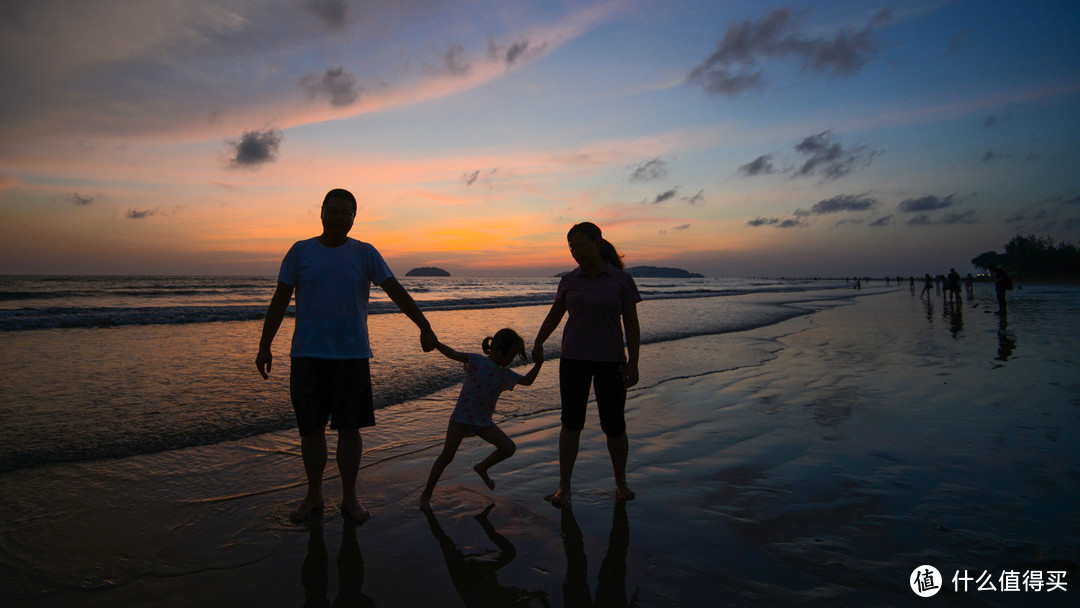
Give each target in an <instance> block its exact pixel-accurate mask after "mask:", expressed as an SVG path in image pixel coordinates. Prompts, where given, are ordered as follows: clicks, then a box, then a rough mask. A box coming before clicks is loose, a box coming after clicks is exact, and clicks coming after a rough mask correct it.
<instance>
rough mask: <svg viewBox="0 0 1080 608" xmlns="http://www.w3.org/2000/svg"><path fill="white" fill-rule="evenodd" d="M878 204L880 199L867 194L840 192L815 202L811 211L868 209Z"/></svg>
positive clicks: (818, 212)
mask: <svg viewBox="0 0 1080 608" xmlns="http://www.w3.org/2000/svg"><path fill="white" fill-rule="evenodd" d="M877 205H878V200H877V199H876V198H873V197H872V196H868V195H866V194H840V195H837V196H834V197H832V198H827V199H825V200H821V201H818V202H816V203H814V206H813V207H811V208H810V212H811V213H814V214H817V215H821V214H825V213H840V212H843V211H867V210H870V209H873V208H874V207H876V206H877Z"/></svg>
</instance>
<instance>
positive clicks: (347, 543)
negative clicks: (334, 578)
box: [300, 520, 375, 608]
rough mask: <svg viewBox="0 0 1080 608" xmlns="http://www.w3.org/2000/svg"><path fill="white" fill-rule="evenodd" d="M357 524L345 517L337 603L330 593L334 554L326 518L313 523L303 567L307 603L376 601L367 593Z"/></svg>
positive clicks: (354, 607) (362, 605)
mask: <svg viewBox="0 0 1080 608" xmlns="http://www.w3.org/2000/svg"><path fill="white" fill-rule="evenodd" d="M356 528H357V526H356V524H355V523H354V522H351V521H347V520H346V521H345V523H344V526H343V529H342V539H341V552H340V553H338V558H337V567H338V596H337V599H336V600H334V602H333V604H331V603H330V595H329V593H328V590H329V583H330V558H329V556H328V554H327V552H326V541H324V540H323V528H322V522H317V523H314V524H312V526H311V536H310V537H309V538H308V552H307V556H306V557H305V558H304V564H303V566H301V568H300V581H301V583H303V585H304V606H305V608H306V607H315V606H319V607H326V606H334V607H335V608H338V607H349V608H369V607H373V606H375V601H374V600H372V599H371V598H370V597H367V596H366V595H364V593H363V591H361V588H362V587H363V586H364V557H363V556H362V555H361V554H360V544H359V543H358V542H357V541H356Z"/></svg>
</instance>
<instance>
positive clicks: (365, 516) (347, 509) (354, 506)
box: [341, 498, 371, 524]
mask: <svg viewBox="0 0 1080 608" xmlns="http://www.w3.org/2000/svg"><path fill="white" fill-rule="evenodd" d="M341 514H342V515H343V516H345V517H347V518H348V519H351V520H353V521H354V522H356V523H358V524H362V523H364V522H365V521H367V520H369V519H371V512H370V511H368V510H367V509H365V508H364V505H362V504H360V501H359V500H356V499H355V498H354V499H352V500H342V501H341Z"/></svg>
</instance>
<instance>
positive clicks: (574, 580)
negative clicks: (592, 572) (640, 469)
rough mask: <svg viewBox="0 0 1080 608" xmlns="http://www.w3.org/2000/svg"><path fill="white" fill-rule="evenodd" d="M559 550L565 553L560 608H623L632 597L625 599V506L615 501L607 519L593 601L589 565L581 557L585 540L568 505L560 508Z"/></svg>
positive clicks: (627, 525)
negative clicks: (604, 551) (607, 530)
mask: <svg viewBox="0 0 1080 608" xmlns="http://www.w3.org/2000/svg"><path fill="white" fill-rule="evenodd" d="M562 537H563V548H564V549H565V551H566V582H565V583H563V605H564V606H566V607H567V608H578V607H586V606H587V607H588V608H601V607H603V608H608V607H618V608H626V606H629V605H631V604H630V602H631V601H632V602H633V603H634V604H635V605H636V603H637V590H635V593H634V597H633V598H630V599H629V600H628V599H627V597H626V553H627V548H628V547H629V546H630V521H629V519H628V518H627V516H626V503H625V502H623V501H616V503H615V514H614V515H613V516H612V519H611V534H610V535H609V536H608V550H607V555H606V556H604V561H603V562H602V563H601V564H600V575H599V577H598V578H597V581H596V596H595V602H594V601H593V598H592V596H591V594H590V592H589V566H588V561H587V559H586V557H585V539H584V537H583V536H582V534H581V528H580V527H579V526H578V524H577V520H575V519H574V512H573V510H571V508H570V506H569V505H567V506H564V507H563V508H562Z"/></svg>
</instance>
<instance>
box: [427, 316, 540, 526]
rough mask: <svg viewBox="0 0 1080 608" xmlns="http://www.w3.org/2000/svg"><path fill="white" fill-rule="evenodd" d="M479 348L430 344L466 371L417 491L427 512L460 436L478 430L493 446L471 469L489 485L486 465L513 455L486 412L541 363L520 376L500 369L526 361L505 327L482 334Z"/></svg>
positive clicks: (523, 382)
mask: <svg viewBox="0 0 1080 608" xmlns="http://www.w3.org/2000/svg"><path fill="white" fill-rule="evenodd" d="M481 347H482V348H483V349H484V354H486V355H487V357H485V356H483V355H478V354H466V353H459V352H457V351H456V350H454V349H452V348H450V347H449V346H446V345H445V344H442V343H441V342H439V343H436V345H435V348H436V349H438V351H439V352H440V353H442V354H444V355H446V356H447V357H448V358H450V359H453V360H454V361H460V362H462V363H464V364H465V368H466V369H467V370H468V374H467V375H466V376H465V384H464V385H462V387H461V394H460V395H459V396H458V401H457V405H455V406H454V413H453V414H451V415H450V424H449V425H447V427H446V443H445V444H444V445H443V450H442V453H441V454H439V457H438V458H436V459H435V464H433V465H431V474H430V475H428V480H427V486H425V487H424V491H423V492H422V493H421V494H420V510H421V511H425V512H430V511H431V494H432V492H434V491H435V484H436V483H438V482H439V477H441V476H442V474H443V471H444V470H445V469H446V466H447V465H448V464H450V462H451V461H452V460H453V459H454V455H455V454H456V453H457V450H458V446H460V445H461V440H462V439H464V438H465V437H472V436H473V435H479V436H480V438H481V439H483V440H484V441H487V442H488V443H490V444H491V445H493V446H495V451H494V452H492V453H491V454H490V455H489V456H488V457H487V458H485V459H484V460H483V461H482V462H481V463H480V464H478V465H476V467H475V469H474V470H475V471H476V474H477V475H479V476H480V479H483V480H484V484H486V485H487V487H488V489H491V490H494V489H495V482H493V481H491V478H490V477H488V469H490V468H491V467H492V466H493V465H495V464H496V463H499V462H502V461H503V460H506V459H507V458H509V457H511V456H513V455H514V451H515V450H516V449H517V446H515V445H514V442H513V441H512V440H511V439H510V438H509V437H507V436H506V433H504V432H502V430H501V429H499V427H497V426H495V423H494V422H492V420H491V414H492V413H493V412H494V411H495V402H496V401H497V400H498V399H499V394H500V393H502V392H503V391H505V390H513V388H514V386H516V385H518V384H521V385H523V386H529V385H530V384H532V383H533V381H534V380H536V375H537V374H539V373H540V366H541V365H543V362H542V361H537V362H536V363H534V364H533V367H532V369H531V370H529V373H527V374H525V375H524V376H522V375H521V374H518V373H517V372H514V371H511V370H509V369H507V368H506V366H507V365H510V363H512V362H513V361H514V358H515V357H518V356H520V357H521V360H522V361H525V362H528V359H526V357H525V342H524V341H523V340H522V339H521V336H519V335H517V332H515V331H514V330H512V329H510V328H505V329H500V330H499V331H498V332H496V333H495V337H491V336H488V337H487V338H484V342H483V344H482V345H481Z"/></svg>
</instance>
